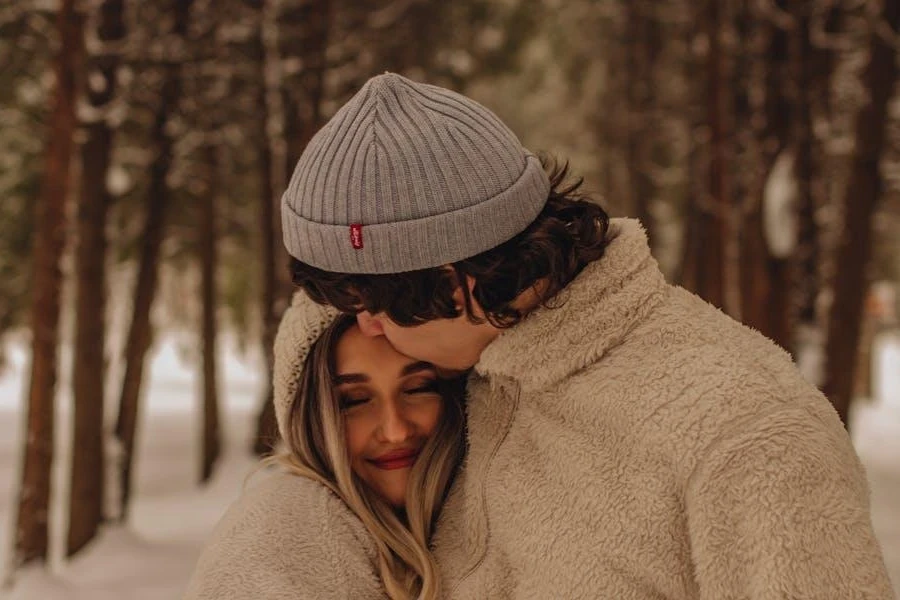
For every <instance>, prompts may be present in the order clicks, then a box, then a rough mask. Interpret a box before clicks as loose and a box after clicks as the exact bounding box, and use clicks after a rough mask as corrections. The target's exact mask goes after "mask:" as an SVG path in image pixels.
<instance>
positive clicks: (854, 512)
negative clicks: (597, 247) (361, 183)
mask: <svg viewBox="0 0 900 600" xmlns="http://www.w3.org/2000/svg"><path fill="white" fill-rule="evenodd" d="M611 236H612V240H611V242H610V245H609V247H608V250H607V252H606V254H605V256H604V257H603V258H602V259H601V260H599V261H597V262H595V263H593V264H591V265H589V266H588V267H587V268H586V269H585V270H584V271H583V272H582V273H581V274H580V275H579V276H578V278H577V279H576V280H575V281H573V282H572V283H571V284H570V285H569V286H568V287H567V288H566V289H565V290H564V291H563V292H562V293H561V294H560V295H559V296H558V297H557V298H556V299H555V300H554V301H553V304H554V305H556V306H558V307H559V308H556V309H540V310H537V311H535V312H533V313H531V314H530V315H529V316H528V317H527V318H526V319H525V320H524V321H523V322H522V323H520V324H519V325H517V326H516V327H514V328H512V329H510V330H509V331H507V332H505V333H503V334H502V335H501V336H500V337H499V338H497V339H496V340H495V341H494V342H492V343H491V345H490V346H489V347H488V348H487V349H486V350H485V351H484V353H483V354H482V356H481V360H480V362H479V363H478V365H477V366H476V368H475V370H476V375H475V376H474V377H473V379H472V381H471V383H470V388H469V389H470V398H469V403H468V419H469V422H468V425H469V451H468V455H467V458H466V463H465V467H464V469H463V471H462V473H461V475H460V477H459V478H458V479H457V481H456V483H455V485H454V488H453V490H452V493H451V497H450V498H449V500H448V502H447V504H446V505H445V507H444V513H443V518H442V520H441V522H440V524H439V527H438V530H437V539H436V554H437V558H438V562H439V564H440V565H441V566H442V571H443V575H444V589H445V597H446V598H459V599H471V598H517V599H524V598H534V599H545V598H605V599H610V600H652V599H663V598H665V599H670V600H687V599H700V600H730V599H739V598H746V599H753V600H763V599H766V600H768V599H776V598H779V599H780V598H791V599H799V598H809V599H816V600H825V599H831V598H833V599H835V600H837V599H841V600H849V599H853V598H860V599H862V598H866V599H873V600H874V599H878V600H888V599H890V598H892V593H891V590H890V585H889V582H888V578H887V574H886V570H885V567H884V562H883V559H882V556H881V552H880V549H879V546H878V543H877V541H876V539H875V536H874V534H873V532H872V524H871V519H870V514H869V499H868V488H867V483H866V478H865V474H864V472H863V469H862V466H861V465H860V462H859V460H858V458H857V456H856V454H855V452H854V450H853V448H852V446H851V444H850V439H849V437H848V435H847V433H846V431H845V430H844V428H843V426H842V425H841V422H840V420H839V419H838V417H837V414H836V413H835V411H834V410H833V409H832V407H831V405H830V404H829V403H828V401H827V400H826V399H825V398H824V397H823V396H822V394H821V393H819V392H818V391H817V390H816V389H815V388H814V387H813V386H811V385H810V384H808V383H807V382H806V381H804V380H803V379H802V378H801V376H800V374H799V373H798V371H797V369H796V368H795V367H794V365H793V364H792V362H791V360H790V358H789V356H788V355H787V354H786V353H785V352H783V351H782V350H780V349H779V348H778V347H776V346H775V345H774V344H773V343H772V342H770V341H769V340H767V339H766V338H764V337H763V336H761V335H759V334H758V333H756V332H754V331H752V330H750V329H748V328H746V327H744V326H742V325H740V324H739V323H737V322H735V321H733V320H732V319H730V318H728V317H727V316H725V315H724V314H722V313H721V312H719V311H718V310H716V309H715V308H713V307H712V306H710V305H708V304H706V303H705V302H703V301H702V300H701V299H699V298H698V297H696V296H694V295H692V294H690V293H688V292H686V291H685V290H683V289H681V288H678V287H675V286H671V285H668V284H666V282H665V281H664V280H663V276H662V274H661V273H660V271H659V269H658V268H657V265H656V262H655V261H654V259H653V258H652V257H651V256H650V251H649V249H648V246H647V242H646V237H645V235H644V232H643V230H642V228H641V227H640V225H639V224H638V223H637V222H636V221H633V220H613V222H612V225H611Z"/></svg>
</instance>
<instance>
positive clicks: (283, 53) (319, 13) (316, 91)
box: [253, 0, 332, 454]
mask: <svg viewBox="0 0 900 600" xmlns="http://www.w3.org/2000/svg"><path fill="white" fill-rule="evenodd" d="M285 4H287V6H284V7H282V11H281V13H280V14H279V15H278V23H279V26H281V27H282V28H284V30H287V31H296V32H298V33H297V36H296V37H291V36H287V35H284V36H282V37H281V38H280V39H279V49H278V52H279V59H284V58H288V57H292V56H293V57H296V56H298V55H299V56H301V57H302V59H303V65H304V69H303V73H302V75H301V77H300V79H299V81H291V80H290V79H287V80H285V81H284V82H283V84H282V90H281V99H282V109H283V111H284V132H283V134H284V140H285V155H284V160H285V172H286V173H287V175H288V177H290V174H291V173H293V172H294V167H295V166H296V164H297V161H298V160H300V155H301V154H303V150H304V149H305V148H306V145H307V144H308V143H309V140H310V139H311V138H312V136H313V135H314V134H315V133H316V131H317V130H318V129H319V127H321V126H322V100H323V98H324V95H325V81H324V80H325V69H326V56H325V53H326V50H327V49H328V39H329V38H328V34H329V29H330V21H331V8H332V7H331V1H330V0H295V1H294V2H290V3H285ZM269 159H270V160H271V156H270V157H269ZM267 172H271V171H267ZM263 193H265V188H263ZM270 193H271V192H270ZM262 201H263V202H265V199H263V200H262ZM267 211H268V209H267V208H265V207H263V209H262V211H261V219H262V223H261V227H262V229H263V230H265V229H266V228H267V227H268V226H267V224H266V223H268V221H269V217H268V215H267V214H266V212H267ZM272 220H273V221H274V223H275V225H274V228H275V231H274V234H275V235H274V236H271V237H268V238H263V239H264V240H265V239H269V240H272V241H273V243H274V244H276V245H277V248H276V249H272V256H273V257H274V261H273V263H274V264H275V265H276V266H277V263H278V258H279V257H282V258H283V260H284V261H285V267H286V262H287V261H286V259H287V256H286V252H285V251H284V247H283V245H282V242H281V239H282V238H281V231H282V230H281V213H280V211H279V210H275V211H274V219H272ZM263 235H266V232H265V231H263ZM266 252H268V250H267V251H266ZM286 271H287V269H286V268H285V269H284V272H285V275H287V273H286ZM264 276H267V275H264ZM263 288H264V291H263V294H266V293H268V292H267V291H266V290H265V286H263ZM291 291H292V290H291V285H290V280H289V279H287V278H286V279H281V278H280V277H279V276H278V273H277V271H276V273H275V283H274V296H272V299H271V304H269V306H271V307H273V309H272V310H271V312H268V311H267V308H266V306H265V304H264V306H263V311H264V312H266V314H264V318H266V319H268V321H267V323H268V327H266V326H264V330H266V331H265V332H264V339H263V344H264V345H265V356H266V359H267V361H269V363H268V365H267V367H268V368H267V370H268V372H269V374H271V372H272V363H271V361H272V360H273V359H272V358H271V351H272V345H273V344H274V339H275V331H276V330H277V326H278V325H277V323H278V320H279V319H280V317H281V313H282V312H283V310H284V309H285V308H287V306H288V304H289V300H290V295H291ZM263 301H264V303H265V302H267V301H269V300H267V299H266V298H264V299H263ZM267 388H268V389H267V390H266V392H265V393H264V394H263V399H262V406H261V407H260V411H259V416H258V417H257V431H256V440H255V442H254V446H253V449H254V452H255V453H257V454H264V453H266V452H267V451H270V450H271V449H272V448H273V447H274V444H275V443H276V442H277V438H278V427H277V424H276V420H275V411H274V407H273V406H272V394H273V392H272V389H271V376H270V377H269V381H268V382H267Z"/></svg>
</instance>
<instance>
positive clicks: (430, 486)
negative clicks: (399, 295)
mask: <svg viewBox="0 0 900 600" xmlns="http://www.w3.org/2000/svg"><path fill="white" fill-rule="evenodd" d="M354 322H355V319H354V318H353V317H352V316H341V317H338V319H337V320H336V321H335V322H334V323H333V324H332V325H331V326H329V327H328V328H327V329H326V330H325V332H324V333H323V334H322V335H321V336H320V337H319V339H318V340H316V342H315V343H314V344H313V345H312V347H311V349H310V352H309V355H308V357H307V359H306V361H305V363H304V365H303V369H302V371H301V374H300V381H299V386H298V389H297V395H296V397H295V399H294V402H293V404H292V405H291V410H290V414H289V416H288V423H287V427H286V428H285V429H286V431H285V438H286V439H285V440H284V441H285V443H286V446H287V448H286V451H285V452H283V453H282V454H279V455H276V456H273V457H272V458H270V459H269V461H268V462H270V463H272V462H275V463H278V464H281V465H283V466H285V467H287V469H288V470H289V471H290V472H293V473H295V474H298V475H301V476H304V477H308V478H310V479H313V480H315V481H318V482H319V483H321V484H323V485H325V486H326V487H328V488H329V489H330V490H331V491H332V492H334V493H335V494H336V495H337V496H338V497H339V498H341V500H343V501H344V503H346V504H347V506H348V507H349V508H350V510H352V511H353V512H354V513H355V514H356V516H357V517H359V519H360V521H362V523H363V525H365V527H366V529H367V530H368V531H369V533H370V534H371V535H372V537H373V538H374V540H375V546H376V548H377V552H378V571H379V575H380V577H381V580H382V582H383V584H384V588H385V591H386V592H387V594H388V596H389V597H390V598H392V599H394V600H401V599H402V600H408V599H412V598H416V599H420V600H433V599H436V598H437V597H438V594H439V591H440V582H439V571H438V567H437V563H436V562H435V560H434V556H433V555H432V553H431V551H430V547H429V544H430V541H431V535H432V532H433V530H434V525H435V522H436V521H437V517H438V515H439V513H440V509H441V506H442V504H443V501H444V499H445V497H446V494H447V491H448V489H449V487H450V483H451V482H452V480H453V476H454V475H455V472H456V470H457V468H458V466H459V464H460V462H461V461H462V457H463V454H464V451H465V448H464V446H465V417H464V408H463V397H464V393H465V391H464V390H465V380H464V378H463V377H458V378H456V379H451V380H441V381H440V382H439V388H438V391H439V392H440V395H441V397H442V399H443V406H442V410H441V417H440V419H439V421H438V425H437V428H436V430H435V432H434V433H433V434H432V436H431V437H430V438H429V439H428V441H427V442H426V444H425V446H424V448H423V449H422V452H421V453H420V455H419V457H418V459H417V460H416V463H415V464H414V465H413V467H412V470H411V472H410V477H409V483H408V486H407V491H406V507H405V510H397V509H396V508H394V507H392V506H391V505H390V504H389V503H388V502H387V501H385V500H384V499H383V498H382V497H381V496H379V495H378V494H377V493H376V492H375V491H374V490H372V489H371V488H370V487H369V486H368V485H367V484H366V483H365V482H364V481H363V480H362V479H360V478H359V477H357V476H356V474H355V473H354V472H353V470H352V469H351V467H350V458H349V455H348V452H347V445H346V441H345V440H346V437H345V433H344V419H343V417H342V414H341V408H340V397H339V394H338V393H337V390H336V386H335V385H334V381H335V376H336V374H337V370H336V365H335V348H336V346H337V342H338V340H340V338H341V336H342V335H343V334H344V332H346V331H347V329H349V328H350V326H351V325H352V324H353V323H354Z"/></svg>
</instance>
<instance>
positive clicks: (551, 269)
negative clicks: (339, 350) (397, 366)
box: [291, 157, 609, 328]
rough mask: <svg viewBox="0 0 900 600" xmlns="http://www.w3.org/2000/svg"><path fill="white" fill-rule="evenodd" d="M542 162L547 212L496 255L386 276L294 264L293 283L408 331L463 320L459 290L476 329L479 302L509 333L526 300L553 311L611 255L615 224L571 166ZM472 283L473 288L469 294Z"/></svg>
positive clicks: (345, 309) (312, 294)
mask: <svg viewBox="0 0 900 600" xmlns="http://www.w3.org/2000/svg"><path fill="white" fill-rule="evenodd" d="M541 162H542V164H543V166H544V170H545V171H547V174H548V176H549V178H550V193H549V196H548V198H547V203H546V205H545V206H544V208H543V209H542V210H541V212H540V214H538V216H537V218H535V220H534V221H533V222H532V223H531V224H530V225H529V226H528V227H527V228H526V229H525V230H524V231H522V232H521V233H519V234H517V235H516V236H514V237H513V238H512V239H510V240H508V241H506V242H504V243H503V244H500V245H499V246H497V247H495V248H492V249H490V250H488V251H486V252H482V253H481V254H478V255H476V256H473V257H471V258H467V259H465V260H461V261H459V262H455V263H452V264H450V265H446V266H442V267H434V268H430V269H422V270H418V271H409V272H405V273H392V274H387V275H365V274H353V273H332V272H329V271H323V270H321V269H318V268H316V267H313V266H311V265H308V264H305V263H303V262H300V261H298V260H296V259H291V275H292V279H293V281H294V283H295V284H296V285H297V286H299V287H301V288H303V289H304V290H305V291H306V293H307V294H309V296H310V298H312V299H313V300H314V301H316V302H319V303H320V304H329V305H331V306H334V307H336V308H337V309H338V310H341V311H343V312H346V313H358V312H360V311H362V310H366V311H369V312H371V313H373V314H375V313H381V312H383V313H386V314H387V316H388V317H390V319H391V320H392V321H394V322H395V323H397V324H398V325H403V326H414V325H420V324H422V323H425V322H427V321H431V320H434V319H449V318H455V317H458V316H459V315H460V312H459V310H458V309H457V307H456V303H455V302H454V300H453V292H454V291H455V290H456V288H457V286H458V285H459V286H460V287H461V289H462V291H463V296H464V299H465V307H466V311H467V314H468V315H469V319H470V320H471V321H473V322H476V323H477V322H479V319H478V318H477V317H475V316H474V315H473V310H472V298H473V297H474V298H475V300H476V301H477V302H478V304H479V305H480V306H481V308H482V309H483V311H484V313H485V316H486V318H487V320H488V321H489V322H490V323H491V324H492V325H494V326H495V327H501V328H505V327H511V326H513V325H515V324H516V323H518V322H519V321H520V320H521V319H522V316H523V315H522V313H521V311H519V310H517V309H516V308H514V307H513V302H514V301H515V299H516V298H517V297H518V296H519V295H520V294H521V293H522V292H524V291H526V290H528V289H533V290H534V291H535V292H536V293H537V295H538V296H537V297H538V299H539V301H540V303H541V305H544V306H547V303H548V301H549V300H550V299H551V298H553V296H555V295H556V294H557V293H558V292H559V291H560V290H562V289H563V288H564V287H565V286H566V285H568V284H569V282H571V281H572V280H573V279H574V278H575V277H576V276H577V275H578V274H579V273H580V272H581V270H582V269H584V267H585V266H586V265H587V264H589V263H591V262H593V261H595V260H597V259H598V258H600V257H601V256H603V252H604V250H605V249H606V237H607V236H606V234H607V231H608V229H609V216H608V215H607V214H606V211H604V210H603V208H602V207H601V206H600V205H599V204H596V203H595V202H593V201H591V199H590V198H589V197H588V196H586V195H584V194H583V193H581V192H580V191H579V190H580V188H581V185H582V182H583V180H582V179H580V178H579V179H575V180H570V178H569V164H568V162H565V163H562V164H560V163H557V162H556V161H554V160H552V159H548V158H545V157H542V158H541ZM467 277H471V278H472V279H473V280H474V282H475V285H474V287H473V288H472V291H471V293H470V292H469V287H468V286H467V285H465V282H466V278H467ZM460 284H462V285H460ZM539 284H540V285H539Z"/></svg>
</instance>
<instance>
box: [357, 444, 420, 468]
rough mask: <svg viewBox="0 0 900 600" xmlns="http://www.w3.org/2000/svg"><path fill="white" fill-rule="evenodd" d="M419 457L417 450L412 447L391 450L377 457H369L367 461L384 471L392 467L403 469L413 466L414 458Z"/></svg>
mask: <svg viewBox="0 0 900 600" xmlns="http://www.w3.org/2000/svg"><path fill="white" fill-rule="evenodd" d="M418 457H419V451H418V450H413V449H407V450H392V451H391V452H386V453H384V454H382V455H381V456H379V457H377V458H370V459H369V462H371V463H372V464H373V465H375V466H376V467H378V468H379V469H384V470H385V471H393V470H394V469H405V468H407V467H411V466H413V464H414V463H415V462H416V458H418Z"/></svg>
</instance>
